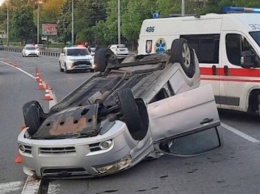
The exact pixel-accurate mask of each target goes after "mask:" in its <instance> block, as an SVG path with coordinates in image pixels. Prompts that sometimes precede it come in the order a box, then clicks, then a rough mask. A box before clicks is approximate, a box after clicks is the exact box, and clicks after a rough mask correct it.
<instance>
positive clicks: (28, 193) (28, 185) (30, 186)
mask: <svg viewBox="0 0 260 194" xmlns="http://www.w3.org/2000/svg"><path fill="white" fill-rule="evenodd" d="M40 184H41V179H35V178H33V177H31V176H28V177H27V179H26V182H25V184H24V187H23V191H22V193H21V194H33V193H34V194H37V193H39V188H40Z"/></svg>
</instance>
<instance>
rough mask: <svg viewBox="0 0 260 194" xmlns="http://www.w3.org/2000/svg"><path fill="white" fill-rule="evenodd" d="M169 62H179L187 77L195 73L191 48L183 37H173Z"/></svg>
mask: <svg viewBox="0 0 260 194" xmlns="http://www.w3.org/2000/svg"><path fill="white" fill-rule="evenodd" d="M171 62H172V63H180V64H181V66H182V68H183V71H184V72H185V73H186V75H187V76H188V77H190V78H191V77H193V75H194V74H195V60H194V53H193V50H192V49H190V48H189V46H188V43H187V41H186V40H185V39H183V38H180V39H175V40H174V41H173V42H172V46H171Z"/></svg>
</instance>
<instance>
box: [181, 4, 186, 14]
mask: <svg viewBox="0 0 260 194" xmlns="http://www.w3.org/2000/svg"><path fill="white" fill-rule="evenodd" d="M181 16H185V0H181Z"/></svg>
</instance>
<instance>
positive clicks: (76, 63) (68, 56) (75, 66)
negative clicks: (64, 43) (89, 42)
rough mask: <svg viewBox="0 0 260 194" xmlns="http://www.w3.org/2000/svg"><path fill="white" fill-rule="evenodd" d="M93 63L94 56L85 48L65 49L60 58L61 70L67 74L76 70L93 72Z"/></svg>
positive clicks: (72, 47) (73, 47)
mask: <svg viewBox="0 0 260 194" xmlns="http://www.w3.org/2000/svg"><path fill="white" fill-rule="evenodd" d="M93 61H94V59H93V56H91V54H90V53H89V51H88V49H87V48H86V47H84V46H81V45H79V46H71V47H64V48H63V49H62V51H61V53H60V56H59V68H60V71H61V72H65V73H69V72H71V71H75V70H84V71H90V72H93V71H94V69H93Z"/></svg>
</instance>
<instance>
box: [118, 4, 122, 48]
mask: <svg viewBox="0 0 260 194" xmlns="http://www.w3.org/2000/svg"><path fill="white" fill-rule="evenodd" d="M117 4H118V10H117V18H118V19H117V20H118V23H117V25H118V27H117V28H118V40H117V41H118V44H121V25H120V23H121V21H120V17H121V16H120V0H118V2H117Z"/></svg>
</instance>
